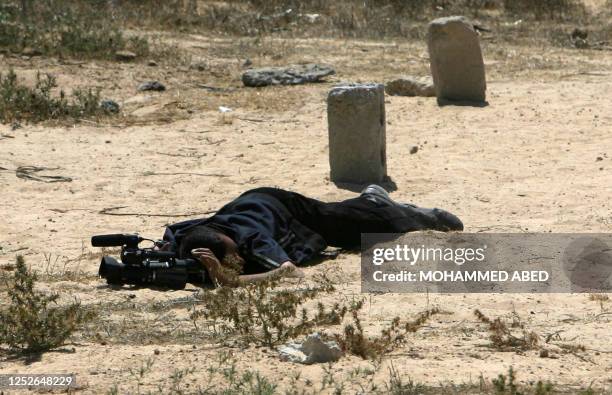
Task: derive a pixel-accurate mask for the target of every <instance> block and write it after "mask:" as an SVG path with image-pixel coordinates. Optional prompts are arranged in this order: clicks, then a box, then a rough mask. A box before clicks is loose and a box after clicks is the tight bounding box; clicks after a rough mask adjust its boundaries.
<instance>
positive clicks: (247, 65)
mask: <svg viewBox="0 0 612 395" xmlns="http://www.w3.org/2000/svg"><path fill="white" fill-rule="evenodd" d="M252 64H253V62H252V61H251V59H246V60H245V61H244V63H243V64H242V67H250V66H251V65H252Z"/></svg>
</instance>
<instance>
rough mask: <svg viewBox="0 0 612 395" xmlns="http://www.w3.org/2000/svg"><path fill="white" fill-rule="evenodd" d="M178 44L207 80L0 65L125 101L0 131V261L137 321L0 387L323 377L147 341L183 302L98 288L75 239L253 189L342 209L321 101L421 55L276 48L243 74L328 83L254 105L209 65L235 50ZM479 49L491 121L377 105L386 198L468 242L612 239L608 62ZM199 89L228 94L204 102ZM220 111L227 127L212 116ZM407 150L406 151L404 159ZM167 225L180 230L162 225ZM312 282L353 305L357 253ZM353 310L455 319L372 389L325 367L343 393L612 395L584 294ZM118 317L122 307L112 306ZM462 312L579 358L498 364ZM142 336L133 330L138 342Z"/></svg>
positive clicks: (331, 47)
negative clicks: (304, 64)
mask: <svg viewBox="0 0 612 395" xmlns="http://www.w3.org/2000/svg"><path fill="white" fill-rule="evenodd" d="M182 45H183V46H184V47H185V48H187V49H188V50H189V51H191V53H192V54H193V56H194V57H204V58H206V59H208V60H209V62H210V64H211V65H212V66H211V69H210V70H209V71H204V72H198V71H194V70H189V69H188V68H187V67H185V66H184V65H178V66H177V65H165V64H162V66H160V67H157V68H155V67H147V66H145V65H143V64H128V65H125V64H115V63H108V64H107V63H104V62H85V63H82V64H72V65H70V64H68V65H67V64H61V63H60V62H58V61H56V60H49V59H40V58H34V59H31V60H22V59H13V58H4V59H3V62H2V63H1V64H0V71H3V72H4V71H6V70H7V69H8V67H9V65H12V66H13V67H15V69H16V70H17V72H18V75H19V76H20V77H21V78H25V79H29V80H31V79H32V78H33V75H34V73H35V71H36V70H45V71H50V72H53V73H55V74H56V75H57V76H58V77H59V78H58V82H59V84H60V85H61V86H68V87H75V86H79V85H94V86H100V87H101V88H102V89H103V91H102V92H103V95H104V96H107V97H112V98H114V99H116V100H118V101H119V102H121V103H122V105H123V113H124V118H122V119H119V120H117V119H115V120H103V121H102V123H101V125H95V124H90V123H89V122H82V123H79V124H77V125H75V126H70V127H64V126H57V125H56V126H53V125H37V126H32V125H23V127H22V128H20V129H17V130H11V128H10V127H9V126H7V125H2V126H0V134H2V135H10V136H13V137H11V138H2V139H1V140H0V167H2V168H5V169H7V170H2V171H0V190H1V191H2V192H1V193H2V199H1V200H0V217H1V218H2V219H3V220H2V222H0V235H2V236H1V238H0V246H1V247H2V249H1V250H0V264H6V263H10V262H12V261H13V260H14V257H15V255H16V254H18V253H19V254H23V255H24V256H25V258H26V261H27V262H28V263H29V264H30V265H31V266H32V267H33V268H34V269H36V270H40V271H41V272H43V273H45V272H47V273H50V274H52V275H56V277H59V280H60V281H51V280H49V281H45V282H44V284H43V285H44V286H45V287H47V288H49V289H52V290H54V291H59V292H65V293H67V295H70V296H74V297H77V298H79V299H80V300H81V301H82V302H83V303H84V304H95V303H99V302H104V303H107V302H108V303H111V302H116V303H118V304H120V303H123V305H124V309H123V310H121V311H118V312H116V313H114V315H112V317H111V318H109V317H110V316H109V317H106V318H105V319H107V320H110V321H113V320H115V322H121V320H128V321H131V322H132V323H131V324H130V323H129V322H128V323H127V324H125V328H128V329H126V332H125V336H124V338H125V340H124V341H118V340H116V339H117V338H121V337H122V334H121V333H115V334H114V337H113V339H115V340H113V341H110V340H100V341H94V340H93V339H92V337H87V338H86V340H83V341H79V342H77V343H76V344H71V345H68V346H67V347H65V348H64V349H63V350H64V351H62V352H51V353H46V354H44V355H43V356H42V357H41V358H40V359H39V360H35V361H33V362H32V361H30V362H25V361H24V360H23V359H17V360H10V359H8V360H7V359H4V360H0V373H43V372H53V373H59V372H74V373H76V374H77V376H78V381H79V383H80V385H81V391H82V392H83V393H99V392H106V391H108V390H109V388H111V386H112V385H113V384H114V383H116V384H118V392H119V393H127V392H129V393H136V392H138V391H140V392H148V391H155V390H156V388H157V386H158V385H163V386H165V388H169V386H170V385H171V379H170V376H171V374H172V372H173V371H174V370H175V369H186V368H193V369H194V370H193V371H190V372H188V373H187V374H186V377H185V378H184V379H183V380H182V381H181V384H180V385H181V386H182V388H183V389H184V390H185V391H187V392H189V391H192V390H194V389H195V388H196V387H197V386H202V387H206V386H207V385H209V383H207V382H206V381H207V377H208V376H207V373H206V368H207V366H210V365H211V364H214V361H215V358H216V357H215V355H218V354H219V352H220V351H223V350H224V351H227V352H230V353H233V354H234V355H235V358H236V359H237V365H238V367H239V368H240V369H254V370H258V371H259V372H260V373H261V374H263V375H265V376H266V377H268V378H269V379H270V380H272V381H273V382H275V383H277V384H279V385H280V386H281V387H285V386H288V385H289V383H290V379H289V377H290V376H291V375H292V374H294V373H296V372H301V375H302V376H301V381H300V382H301V383H302V385H306V384H304V382H305V379H309V380H312V382H313V383H314V384H313V387H306V388H317V387H319V386H320V383H321V380H322V377H324V376H325V375H326V373H325V369H326V367H324V366H307V367H305V366H300V365H295V364H290V363H285V362H280V361H279V360H278V357H277V356H276V355H275V353H274V352H271V351H269V350H266V349H263V348H256V347H252V348H249V349H247V350H241V349H239V348H235V347H234V348H231V347H221V346H218V345H216V344H215V343H214V342H213V341H212V340H209V341H203V342H198V344H192V343H191V342H190V341H185V340H180V339H178V340H172V339H171V340H170V341H169V342H168V341H163V340H159V339H158V340H155V339H153V338H152V337H151V336H150V334H151V333H155V332H156V331H157V330H158V329H159V330H162V329H163V330H170V329H171V328H173V326H176V327H180V328H187V327H190V325H191V324H190V322H189V319H188V311H187V310H186V309H184V308H183V309H180V308H179V309H174V310H170V311H166V312H164V313H159V316H156V315H155V314H153V313H150V312H148V313H146V314H145V313H142V312H141V308H142V307H143V306H147V304H150V303H152V302H153V301H161V302H164V301H166V302H167V301H173V300H177V299H178V298H181V297H187V296H190V295H192V294H193V292H194V291H195V290H196V288H195V287H193V286H189V287H188V288H187V289H186V290H184V291H175V292H158V291H153V290H147V289H141V290H130V289H124V290H120V291H112V290H109V289H108V288H107V287H106V286H104V284H103V282H102V281H101V280H98V279H96V278H95V277H94V276H93V275H95V273H96V271H97V266H98V259H99V257H97V256H94V255H93V254H92V253H94V252H95V251H96V249H94V248H92V247H90V246H89V245H88V243H89V237H90V236H91V235H93V234H99V233H114V232H139V233H141V234H142V235H145V236H150V237H153V238H157V237H161V235H162V232H163V226H164V225H165V224H167V223H172V222H175V221H178V220H180V219H182V218H189V217H199V216H201V214H199V213H204V212H207V211H209V210H214V209H216V208H218V207H220V206H221V205H223V204H224V203H225V202H227V201H229V200H230V199H232V198H234V197H236V196H237V195H238V194H240V193H242V192H243V191H245V190H247V189H249V188H255V187H259V186H278V187H282V188H287V189H291V190H295V191H298V192H301V193H303V194H306V195H308V196H312V197H316V198H319V199H322V200H328V201H332V200H340V199H344V198H348V197H352V196H354V195H355V193H354V192H352V191H349V190H346V189H341V188H338V187H337V186H336V185H334V184H333V183H331V182H330V181H329V177H328V173H329V167H328V149H327V121H326V105H325V97H326V92H327V91H328V90H329V88H330V86H331V85H332V84H334V83H337V82H339V81H346V80H353V81H356V80H361V81H384V80H385V79H387V78H391V77H394V76H396V75H398V74H413V73H415V74H424V73H426V72H427V57H426V52H425V46H424V43H380V42H361V41H334V40H296V41H294V42H289V43H285V44H283V45H284V46H282V47H279V48H284V49H282V51H287V53H285V54H284V55H283V57H282V58H281V59H280V60H278V59H276V60H271V59H269V58H261V57H260V58H253V59H254V61H255V65H265V64H269V63H278V64H280V63H284V62H288V63H290V62H296V61H309V60H319V61H322V62H325V63H330V64H333V65H335V66H336V68H337V71H338V73H337V76H335V77H334V78H332V79H331V80H330V81H329V82H328V83H323V84H314V85H307V86H294V87H274V88H264V89H246V88H241V87H240V82H239V74H240V64H241V62H242V60H236V58H235V57H233V55H231V54H230V55H227V56H225V57H223V56H212V55H211V54H213V52H212V51H213V49H215V50H217V49H218V50H219V51H221V49H222V48H226V47H229V48H236V45H237V43H232V42H231V41H230V40H212V39H209V38H206V37H203V36H197V35H191V36H189V37H188V39H187V40H184V41H183V44H182ZM268 45H270V46H271V47H274V45H275V44H274V43H272V44H268ZM293 45H295V46H296V47H297V48H295V49H294V48H292V46H293ZM483 46H484V53H485V58H486V62H487V73H488V100H489V103H490V105H489V106H488V107H485V108H473V107H453V106H448V107H443V108H440V107H438V106H437V105H436V101H435V99H434V98H405V97H387V99H386V108H387V119H388V125H387V141H388V148H387V152H388V172H389V175H390V176H391V178H392V179H393V181H394V182H395V183H396V184H397V191H395V192H393V194H392V196H393V198H394V199H396V200H399V201H410V202H414V203H416V204H418V205H422V206H426V207H432V206H437V207H441V208H445V209H448V210H450V211H452V212H454V213H456V214H457V215H459V216H460V217H461V218H462V220H463V221H464V223H465V225H466V229H465V231H467V232H527V231H529V232H610V231H612V209H611V208H610V204H609V203H610V196H611V189H610V186H611V185H612V128H611V126H610V125H611V122H612V113H611V112H610V109H611V108H612V98H611V97H610V92H612V75H611V72H610V70H612V69H611V65H612V55H611V54H610V53H608V52H597V51H588V50H587V51H577V50H559V49H556V50H553V49H546V50H544V49H541V48H538V49H534V48H523V47H512V46H501V45H496V44H494V43H488V42H486V41H485V42H484V43H483ZM219 48H221V49H219ZM315 54H323V56H318V57H315ZM151 78H153V79H159V80H161V81H162V82H163V83H165V84H166V85H167V87H168V90H167V91H166V92H163V93H151V94H140V93H137V92H136V90H135V86H136V85H137V83H138V82H140V81H142V80H145V79H151ZM197 84H208V85H213V86H222V87H233V88H236V90H235V91H232V92H229V93H213V92H209V91H207V90H204V89H201V88H198V87H197ZM220 105H224V106H228V107H231V108H233V109H234V111H233V112H232V113H229V114H227V115H225V116H224V115H221V114H220V113H219V112H218V111H217V107H218V106H220ZM415 145H416V146H419V150H418V152H417V153H416V154H413V155H411V154H409V151H410V148H411V147H412V146H415ZM25 165H35V166H45V167H49V168H57V169H56V170H49V171H48V172H46V173H44V174H49V175H63V176H67V177H70V178H72V179H73V181H72V182H65V183H42V182H35V181H31V180H23V179H19V178H17V177H16V176H15V172H14V169H15V168H17V167H18V166H25ZM167 173H177V174H175V175H167ZM112 207H122V208H120V209H117V210H115V211H113V212H117V213H141V214H143V215H126V216H109V215H103V214H100V211H101V210H104V209H108V208H112ZM146 214H163V215H166V216H161V217H150V216H147V215H146ZM181 214H189V216H187V217H174V216H173V215H181ZM63 270H71V271H83V272H85V273H86V274H87V275H81V276H79V279H78V281H71V280H70V279H69V278H64V277H62V276H61V272H62V271H63ZM321 271H328V272H329V273H331V275H332V276H333V278H335V279H336V280H337V281H338V282H339V283H341V284H340V285H339V287H338V290H337V291H336V292H335V293H334V294H333V295H331V296H329V297H325V300H342V299H350V298H351V297H353V296H360V295H359V284H360V283H359V256H358V255H355V254H347V255H341V256H340V257H339V258H337V259H336V260H332V261H327V262H324V263H322V264H320V265H318V266H314V267H309V268H306V269H305V272H306V275H307V276H308V277H309V278H312V276H313V275H314V274H316V273H319V272H321ZM43 277H44V276H43ZM47 277H49V276H47ZM365 296H366V298H367V303H366V307H365V308H364V315H363V320H364V325H365V327H366V331H367V332H368V333H371V334H374V333H377V332H378V331H379V330H380V328H382V327H383V326H384V325H385V324H387V323H388V322H389V321H390V320H391V319H392V318H393V317H394V316H396V315H400V316H402V317H406V318H409V317H411V316H413V315H414V313H417V312H419V311H422V310H424V309H426V308H427V307H428V306H429V307H431V306H440V307H442V308H443V309H444V310H446V311H448V312H449V313H450V314H445V315H440V316H437V317H436V318H434V319H433V320H432V321H430V322H429V323H427V324H426V325H425V327H424V328H422V329H421V330H420V331H418V332H417V333H416V334H415V335H414V337H413V338H411V339H409V342H408V344H406V345H405V346H402V347H400V348H399V349H398V350H396V351H394V352H393V353H391V354H390V355H389V356H388V357H387V358H385V360H384V361H383V363H382V366H380V367H378V368H377V370H376V373H373V374H372V375H369V374H367V373H359V374H358V373H355V371H354V368H356V367H363V368H366V367H370V368H371V367H372V366H373V364H372V363H371V362H368V361H363V360H361V359H360V358H358V357H352V356H351V357H345V358H343V359H341V360H340V361H339V362H338V363H336V364H334V365H333V366H332V368H331V370H332V371H333V373H334V375H335V377H336V379H337V380H340V381H342V380H348V377H349V376H350V375H351V372H353V374H352V375H353V376H354V377H353V379H352V380H353V384H352V385H351V386H349V388H347V391H348V392H349V393H351V392H354V391H357V390H358V389H359V384H362V385H364V386H365V385H367V384H368V383H369V382H379V383H382V382H383V381H385V380H387V377H388V370H387V368H388V367H389V366H390V364H393V366H394V367H395V368H396V369H398V371H399V372H400V373H401V375H402V376H403V377H404V378H408V377H410V378H411V379H413V380H414V381H416V382H421V383H424V384H428V385H432V386H437V385H439V384H440V383H449V382H452V383H456V384H459V383H469V382H471V383H477V382H478V380H479V376H480V375H482V376H484V377H485V378H487V379H490V378H494V377H496V376H497V375H498V374H499V373H505V372H506V371H507V369H508V367H509V366H514V369H515V370H516V371H517V372H519V373H518V379H519V381H521V382H530V381H535V380H551V381H553V382H554V383H556V384H557V385H559V386H565V385H567V386H570V388H577V387H579V386H583V387H585V386H588V385H589V384H591V383H593V385H594V386H596V387H598V388H607V389H608V390H609V389H610V387H612V337H611V324H610V320H611V319H612V315H610V311H611V308H612V305H611V304H610V302H607V303H603V304H601V305H600V303H598V302H595V301H592V300H589V296H588V295H581V294H575V295H532V294H520V295H489V294H484V295H476V294H471V295H462V294H460V295H435V294H430V295H428V296H427V295H423V294H405V295H397V294H394V295H365ZM126 303H127V306H129V304H132V307H133V309H132V310H131V309H130V308H125V305H126ZM475 308H478V309H480V310H482V311H483V312H485V313H486V314H487V315H489V316H490V317H498V316H503V317H509V316H511V314H512V313H513V312H516V313H517V314H518V315H519V316H520V317H521V318H522V320H523V322H524V323H525V325H526V327H528V328H529V329H530V330H533V331H535V332H537V333H538V334H540V335H541V336H542V339H544V338H545V337H546V336H547V335H548V334H552V333H554V332H557V331H559V336H560V339H558V340H559V342H561V343H567V344H576V345H577V344H581V345H584V346H585V347H586V348H587V351H586V352H581V353H579V354H572V353H563V352H561V351H560V349H559V348H558V347H557V346H552V345H547V346H546V347H548V348H550V349H551V351H552V352H553V353H554V354H556V355H557V356H558V358H557V359H551V358H540V357H539V351H538V350H530V351H525V352H523V353H516V352H499V351H496V350H494V349H491V348H489V347H487V345H488V344H489V340H488V333H487V331H486V329H485V328H484V326H483V325H481V324H478V323H477V322H476V320H475V318H474V316H473V314H472V311H473V310H474V309H475ZM602 313H603V314H602ZM124 323H125V321H124ZM129 328H131V329H129ZM138 331H142V333H145V335H142V339H141V340H140V341H139V340H138V335H137V333H138ZM329 331H331V332H334V331H336V332H338V331H340V328H339V327H337V328H332V329H329ZM101 332H102V335H101V336H102V339H104V333H103V331H102V330H101ZM135 334H136V335H135ZM134 336H136V340H134ZM152 339H153V340H152ZM154 350H158V351H159V353H157V354H156V353H154ZM147 360H150V361H152V363H153V366H152V369H151V371H148V372H146V373H145V374H144V375H143V377H139V375H138V373H134V372H135V371H137V370H138V369H139V368H140V367H141V366H143V364H145V363H146V361H147ZM130 369H132V373H130ZM138 383H141V384H138Z"/></svg>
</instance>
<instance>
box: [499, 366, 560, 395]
mask: <svg viewBox="0 0 612 395" xmlns="http://www.w3.org/2000/svg"><path fill="white" fill-rule="evenodd" d="M492 382H493V388H494V389H495V394H499V395H505V394H508V395H522V394H534V395H546V394H552V393H553V388H554V386H553V385H552V384H551V383H550V382H546V383H544V382H542V381H541V380H538V382H537V383H536V384H535V386H533V385H530V386H526V387H524V388H520V386H519V384H518V383H517V382H516V373H515V372H514V368H513V367H512V366H510V368H508V375H507V376H505V375H503V374H500V375H499V376H497V378H496V379H493V380H492Z"/></svg>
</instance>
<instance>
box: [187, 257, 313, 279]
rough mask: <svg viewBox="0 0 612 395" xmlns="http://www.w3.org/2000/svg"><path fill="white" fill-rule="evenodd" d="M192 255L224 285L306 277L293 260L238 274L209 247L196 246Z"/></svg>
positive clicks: (211, 275) (212, 277)
mask: <svg viewBox="0 0 612 395" xmlns="http://www.w3.org/2000/svg"><path fill="white" fill-rule="evenodd" d="M191 255H193V256H194V257H195V258H197V259H198V260H199V261H200V262H202V265H203V266H204V267H205V268H206V270H207V271H208V275H209V276H210V278H211V279H212V280H213V282H214V283H217V284H219V285H222V286H230V287H237V286H240V285H245V284H252V283H256V282H261V281H266V280H272V279H276V278H281V277H297V278H301V277H304V273H303V272H302V271H301V270H300V269H299V268H298V267H297V266H295V265H294V264H293V262H291V261H287V262H283V264H282V265H281V266H280V267H279V268H277V269H273V270H270V271H268V272H265V273H258V274H243V275H236V274H235V273H232V272H231V271H230V270H228V269H226V268H225V267H223V266H222V265H221V262H219V260H218V259H217V257H216V256H215V255H214V254H213V253H212V251H211V250H209V249H208V248H196V249H194V250H192V251H191Z"/></svg>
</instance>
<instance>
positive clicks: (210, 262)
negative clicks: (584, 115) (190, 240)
mask: <svg viewBox="0 0 612 395" xmlns="http://www.w3.org/2000/svg"><path fill="white" fill-rule="evenodd" d="M191 255H193V257H194V258H196V259H198V260H199V261H200V262H202V265H203V266H204V267H205V268H206V270H208V272H209V273H211V276H212V272H214V273H216V272H218V271H219V269H221V262H219V260H218V259H217V257H216V256H215V254H213V252H212V251H211V250H209V249H208V248H196V249H193V250H191Z"/></svg>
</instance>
